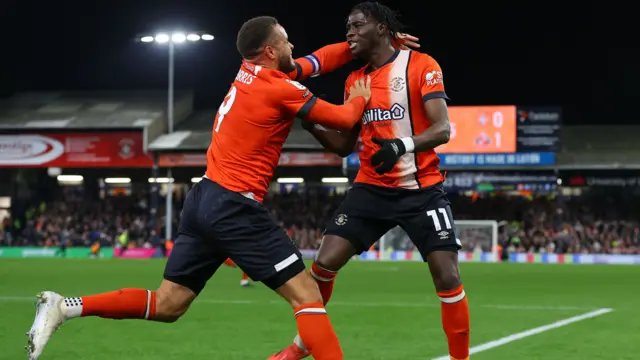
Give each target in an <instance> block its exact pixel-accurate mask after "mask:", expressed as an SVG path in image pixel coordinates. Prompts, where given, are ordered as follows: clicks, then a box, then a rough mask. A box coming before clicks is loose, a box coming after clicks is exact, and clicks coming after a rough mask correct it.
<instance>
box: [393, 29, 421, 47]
mask: <svg viewBox="0 0 640 360" xmlns="http://www.w3.org/2000/svg"><path fill="white" fill-rule="evenodd" d="M418 41H420V39H418V38H417V37H415V36H413V35H409V34H405V33H396V38H395V39H394V40H393V47H395V48H396V49H400V50H411V49H419V48H420V43H418Z"/></svg>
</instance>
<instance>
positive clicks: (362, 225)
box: [325, 183, 461, 260]
mask: <svg viewBox="0 0 640 360" xmlns="http://www.w3.org/2000/svg"><path fill="white" fill-rule="evenodd" d="M396 226H400V227H401V228H402V229H403V230H404V231H405V232H406V233H407V235H409V238H410V239H411V241H412V242H413V243H414V244H415V246H416V248H417V249H418V251H419V252H420V255H422V258H423V259H425V260H426V258H427V255H428V254H430V253H431V252H433V251H436V250H444V251H454V252H457V251H458V250H459V249H460V248H461V247H460V244H459V242H458V241H457V238H456V234H455V229H454V223H453V215H452V213H451V206H450V202H449V200H448V199H447V196H446V193H445V192H444V190H443V188H442V184H441V183H439V184H436V185H433V186H430V187H427V188H422V189H415V190H410V189H397V188H386V187H381V186H375V185H369V184H362V183H356V184H354V185H353V187H352V188H351V189H350V190H349V191H348V192H347V196H346V198H345V199H344V201H343V202H342V204H340V206H339V207H338V209H337V210H336V212H335V214H334V216H333V218H332V219H331V220H329V222H328V223H327V227H326V230H325V235H336V236H339V237H341V238H344V239H346V240H349V241H350V242H351V243H352V244H353V245H354V246H355V248H356V250H357V253H358V254H360V253H362V252H363V251H365V250H368V249H369V248H370V247H371V246H372V245H373V244H375V243H376V241H378V240H379V239H380V238H381V237H382V235H384V234H386V233H387V231H389V230H391V229H392V228H394V227H396Z"/></svg>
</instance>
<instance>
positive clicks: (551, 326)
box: [433, 309, 613, 360]
mask: <svg viewBox="0 0 640 360" xmlns="http://www.w3.org/2000/svg"><path fill="white" fill-rule="evenodd" d="M612 311H613V309H598V310H595V311H591V312H588V313H586V314H582V315H578V316H573V317H570V318H567V319H564V320H558V321H556V322H553V323H551V324H548V325H543V326H540V327H537V328H533V329H530V330H526V331H523V332H519V333H516V334H512V335H509V336H505V337H503V338H501V339H498V340H493V341H489V342H488V343H484V344H480V345H478V346H474V347H472V348H471V349H469V354H470V355H473V354H477V353H479V352H483V351H487V350H491V349H493V348H497V347H498V346H502V345H505V344H508V343H510V342H514V341H517V340H520V339H524V338H526V337H529V336H533V335H537V334H540V333H543V332H546V331H549V330H553V329H557V328H559V327H562V326H567V325H569V324H573V323H575V322H578V321H582V320H587V319H591V318H594V317H596V316H601V315H604V314H608V313H610V312H612ZM449 359H450V358H449V355H445V356H441V357H438V358H434V359H433V360H449Z"/></svg>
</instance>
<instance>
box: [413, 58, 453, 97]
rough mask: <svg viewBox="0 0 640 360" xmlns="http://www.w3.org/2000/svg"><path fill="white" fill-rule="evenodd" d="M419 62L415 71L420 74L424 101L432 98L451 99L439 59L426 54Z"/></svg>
mask: <svg viewBox="0 0 640 360" xmlns="http://www.w3.org/2000/svg"><path fill="white" fill-rule="evenodd" d="M420 60H421V61H418V62H417V64H416V65H417V68H416V70H415V71H417V72H419V74H420V93H421V94H422V101H423V102H425V101H428V100H431V99H438V98H442V99H446V100H449V97H448V96H447V93H446V92H445V91H444V81H443V77H442V69H441V68H440V65H439V64H438V62H437V61H435V60H434V59H433V58H432V57H430V56H426V55H425V57H424V58H423V59H420Z"/></svg>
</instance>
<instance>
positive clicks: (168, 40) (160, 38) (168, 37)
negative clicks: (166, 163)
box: [138, 31, 214, 239]
mask: <svg viewBox="0 0 640 360" xmlns="http://www.w3.org/2000/svg"><path fill="white" fill-rule="evenodd" d="M213 39H214V37H213V35H211V34H209V33H206V32H203V31H189V32H183V31H173V32H159V33H157V34H155V35H154V36H151V35H148V34H146V35H143V36H139V37H138V40H139V41H141V42H143V43H158V44H161V45H164V44H167V45H168V48H169V89H168V91H167V132H168V133H169V134H170V133H172V132H173V78H174V56H175V55H174V53H175V48H176V45H181V44H184V43H186V42H187V40H188V41H189V42H191V43H194V42H198V41H199V40H203V41H211V40H213ZM161 179H163V178H158V179H152V178H150V179H149V183H163V184H167V197H166V209H167V214H166V224H165V231H166V238H167V239H170V236H171V234H172V233H173V232H172V229H171V227H172V225H173V224H172V222H171V219H172V214H171V212H172V208H173V178H172V177H171V168H168V169H167V177H166V178H164V179H166V182H165V181H161ZM169 179H171V180H169Z"/></svg>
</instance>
